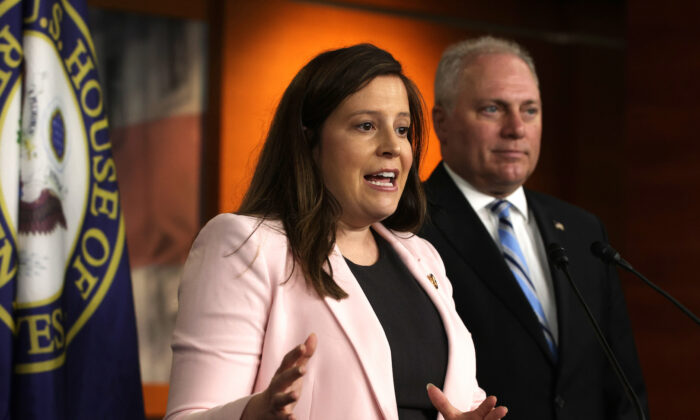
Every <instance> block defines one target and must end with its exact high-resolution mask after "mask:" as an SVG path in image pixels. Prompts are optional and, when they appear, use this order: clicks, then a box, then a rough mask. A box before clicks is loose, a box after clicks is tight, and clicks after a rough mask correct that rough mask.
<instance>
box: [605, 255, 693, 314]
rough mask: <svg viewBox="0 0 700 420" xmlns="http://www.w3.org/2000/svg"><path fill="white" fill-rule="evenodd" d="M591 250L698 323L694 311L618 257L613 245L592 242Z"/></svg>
mask: <svg viewBox="0 0 700 420" xmlns="http://www.w3.org/2000/svg"><path fill="white" fill-rule="evenodd" d="M591 252H592V253H593V255H595V256H596V257H598V258H600V259H601V260H603V261H604V262H606V263H608V264H617V265H619V266H620V267H622V268H624V269H625V270H627V271H629V272H630V273H632V274H634V275H635V276H637V277H638V278H640V279H642V281H644V283H646V284H648V285H649V287H651V288H652V289H654V290H656V291H657V292H659V293H660V294H661V296H663V297H665V298H666V299H668V300H669V301H671V303H673V304H674V305H676V307H678V309H680V310H681V311H682V312H683V313H684V314H686V315H688V317H689V318H690V319H692V320H693V321H695V323H696V324H698V325H700V318H698V317H697V316H696V315H695V314H694V313H692V312H691V311H690V310H689V309H688V308H686V307H685V306H683V305H682V304H681V303H680V302H679V301H677V300H676V299H675V298H674V297H673V296H671V295H669V294H668V293H667V292H666V291H664V290H663V289H662V288H660V287H659V286H657V285H655V284H654V283H652V282H651V281H649V279H647V278H646V277H644V276H643V275H642V274H641V273H640V272H639V271H637V270H635V269H634V267H632V264H630V263H628V262H627V261H625V260H623V259H622V257H620V253H619V252H617V251H615V249H614V248H613V247H611V246H610V245H609V244H604V243H602V242H597V241H596V242H593V243H592V244H591Z"/></svg>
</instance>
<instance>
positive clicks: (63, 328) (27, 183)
mask: <svg viewBox="0 0 700 420" xmlns="http://www.w3.org/2000/svg"><path fill="white" fill-rule="evenodd" d="M86 11H87V10H86V5H85V2H84V1H66V0H53V1H49V0H24V1H20V0H4V1H2V2H0V106H1V107H2V110H1V111H0V174H1V177H0V340H1V341H0V393H1V394H0V419H3V420H4V419H15V420H24V419H30V420H31V419H42V420H43V419H47V420H52V419H56V420H59V419H60V420H63V419H65V420H68V419H70V420H73V419H78V420H79V419H143V417H144V410H143V400H142V391H141V381H140V375H139V365H138V349H137V340H136V326H135V319H134V308H133V299H132V294H131V279H130V275H129V263H128V258H127V252H126V240H125V228H124V220H123V217H122V211H121V204H120V201H119V195H118V191H117V177H116V168H115V164H114V160H113V159H112V156H111V144H110V141H109V133H108V124H107V117H106V113H105V109H104V101H103V94H102V90H101V87H100V83H99V81H98V75H97V68H96V63H97V60H96V58H95V51H94V46H93V42H92V39H91V37H90V33H89V31H88V28H87V26H86V23H85V18H84V17H85V16H86Z"/></svg>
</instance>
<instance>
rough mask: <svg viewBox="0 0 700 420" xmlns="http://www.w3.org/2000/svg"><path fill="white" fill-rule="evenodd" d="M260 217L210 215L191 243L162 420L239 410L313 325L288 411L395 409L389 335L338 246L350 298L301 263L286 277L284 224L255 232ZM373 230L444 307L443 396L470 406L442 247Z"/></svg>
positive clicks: (231, 415) (470, 388)
mask: <svg viewBox="0 0 700 420" xmlns="http://www.w3.org/2000/svg"><path fill="white" fill-rule="evenodd" d="M258 223H259V219H256V218H252V217H247V216H239V215H234V214H222V215H219V216H217V217H215V218H214V219H212V220H211V221H210V222H209V223H208V224H207V225H206V226H205V227H204V228H203V229H202V231H201V232H200V234H199V236H198V237H197V239H196V240H195V242H194V244H193V246H192V249H191V251H190V255H189V257H188V258H187V263H186V264H185V269H184V274H183V278H182V284H181V286H180V294H179V300H180V307H179V312H178V316H177V322H176V325H175V332H174V335H173V345H172V347H173V366H172V373H171V379H170V395H169V398H168V411H167V415H166V418H167V419H175V418H178V419H179V418H185V417H187V418H197V419H200V418H205V419H226V420H230V419H238V418H240V415H241V413H242V412H243V409H244V408H245V405H246V404H247V402H248V400H249V399H250V396H251V394H254V393H258V392H260V391H263V390H264V389H265V388H266V387H267V386H268V384H269V383H270V379H271V378H272V376H273V375H274V373H275V371H276V370H277V368H278V366H279V364H280V361H281V360H282V357H283V356H284V355H285V354H286V353H287V352H288V351H289V350H291V349H292V348H293V347H294V346H296V345H298V344H299V343H302V342H303V341H304V340H305V339H306V337H307V336H308V335H309V334H310V333H311V332H314V333H316V335H317V336H318V346H317V348H316V352H315V354H314V356H313V357H312V358H311V359H310V360H309V363H308V365H307V373H306V375H305V376H304V384H303V389H302V392H301V396H300V399H299V402H298V404H297V405H296V407H295V409H294V413H295V415H296V416H297V418H299V419H322V420H328V419H361V420H371V419H389V420H396V419H398V414H397V408H396V398H395V394H394V384H393V376H392V370H391V354H390V348H389V343H388V341H387V339H386V336H385V335H384V330H383V329H382V326H381V324H380V323H379V320H378V319H377V317H376V316H375V314H374V311H373V310H372V306H371V305H370V303H369V301H368V300H367V298H366V297H365V295H364V293H363V292H362V289H361V288H360V285H359V284H358V283H357V281H356V280H355V277H354V276H353V275H352V273H351V271H350V269H349V267H348V266H347V264H346V263H345V260H344V259H343V256H342V255H341V254H340V252H339V250H338V248H337V247H336V248H335V249H334V251H333V253H332V254H331V256H330V263H331V266H332V267H333V276H334V279H335V281H336V282H337V283H338V285H340V287H342V288H343V290H345V291H346V292H347V293H348V295H349V297H348V298H346V299H342V300H340V301H337V300H334V299H332V298H324V299H321V298H319V297H318V295H317V294H316V292H315V291H314V290H312V289H309V288H308V287H307V286H306V283H305V280H304V278H303V276H302V275H301V274H300V271H299V270H298V269H296V270H294V273H293V274H292V276H291V277H289V272H290V270H291V269H292V267H293V263H292V256H291V254H290V252H289V249H288V244H287V238H286V236H285V234H284V232H283V229H282V228H281V224H280V223H277V222H269V221H268V222H265V223H263V224H262V225H260V226H259V227H258V228H257V230H255V232H254V233H252V232H253V230H254V229H255V227H256V225H257V224H258ZM373 228H374V229H375V230H376V231H377V232H378V233H379V234H380V235H382V237H384V238H385V239H386V240H387V241H388V242H389V243H390V244H391V246H392V247H393V248H394V249H395V250H396V252H397V254H398V255H399V257H400V258H401V259H402V261H403V262H404V264H406V267H408V269H409V271H410V272H411V273H412V274H413V275H414V276H415V279H416V281H417V282H418V283H419V284H420V285H421V286H422V287H423V289H424V290H425V291H426V293H427V294H428V296H429V297H430V299H431V300H432V301H433V303H434V304H435V307H436V308H437V310H438V312H439V313H440V316H441V317H442V322H443V324H444V326H445V332H446V334H447V339H448V342H449V358H448V364H447V372H446V376H445V385H444V391H445V393H446V394H447V397H448V398H449V399H450V401H451V402H452V404H453V405H454V406H456V407H457V408H459V409H460V410H463V411H467V410H472V409H474V408H476V406H478V404H479V403H481V401H483V399H484V398H485V394H484V391H482V390H481V388H479V386H478V384H477V382H476V372H475V360H474V345H473V343H472V339H471V335H470V334H469V332H468V331H467V329H466V327H465V326H464V324H463V323H462V321H461V320H460V318H459V316H458V315H457V313H456V312H455V307H454V303H453V301H452V286H451V285H450V283H449V281H448V280H447V278H446V276H445V268H444V267H443V264H442V261H441V259H440V256H439V255H438V254H437V252H436V251H435V249H434V248H433V247H432V246H431V245H430V244H428V242H426V241H425V240H423V239H421V238H419V237H417V236H413V235H411V234H407V233H396V232H393V231H390V230H388V229H386V228H385V227H384V226H382V225H381V224H375V225H373ZM251 233H252V235H251ZM246 239H247V241H246ZM430 274H432V275H433V276H434V277H435V279H436V280H437V287H435V286H433V284H432V283H431V282H430V280H429V278H428V277H429V275H430ZM287 278H289V280H288V281H286V280H287ZM425 351H426V352H431V351H433V350H432V349H431V348H426V349H425ZM205 410H206V411H205ZM439 418H440V419H441V418H442V417H441V416H440V417H439Z"/></svg>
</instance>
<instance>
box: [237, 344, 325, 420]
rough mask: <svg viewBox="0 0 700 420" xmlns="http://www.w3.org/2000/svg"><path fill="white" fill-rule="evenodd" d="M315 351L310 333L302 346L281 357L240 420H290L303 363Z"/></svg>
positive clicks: (299, 388)
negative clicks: (275, 369) (268, 383)
mask: <svg viewBox="0 0 700 420" xmlns="http://www.w3.org/2000/svg"><path fill="white" fill-rule="evenodd" d="M315 350H316V334H313V333H312V334H310V335H309V337H308V338H307V339H306V341H304V343H303V344H299V345H298V346H296V347H294V348H293V349H292V350H291V351H289V353H287V354H286V355H285V356H284V359H282V363H280V366H279V368H277V372H275V376H273V377H272V380H271V381H270V385H269V386H268V387H267V389H266V390H265V391H263V392H261V393H260V394H257V395H255V396H254V397H253V398H251V399H250V401H248V404H247V405H246V407H245V409H244V410H243V414H242V415H241V419H242V420H248V419H251V420H252V419H254V420H258V419H261V420H267V419H270V420H273V419H274V420H278V419H279V420H293V419H295V417H294V414H292V410H293V409H294V406H295V405H296V403H297V400H298V399H299V396H300V395H301V385H302V381H303V376H304V373H305V372H306V362H308V361H309V358H310V357H311V356H313V354H314V351H315Z"/></svg>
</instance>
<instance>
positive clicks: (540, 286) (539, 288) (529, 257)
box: [443, 162, 559, 343]
mask: <svg viewBox="0 0 700 420" xmlns="http://www.w3.org/2000/svg"><path fill="white" fill-rule="evenodd" d="M443 165H445V170H446V171H447V174H448V175H449V176H450V178H452V180H453V181H454V182H455V184H457V187H458V188H459V190H460V191H461V192H462V194H464V197H465V198H466V199H467V201H468V202H469V204H470V205H471V206H472V208H473V209H474V211H475V212H476V214H477V215H478V216H479V219H481V222H482V223H483V224H484V227H486V230H487V231H488V232H489V233H490V234H491V238H493V240H494V242H495V243H496V245H497V246H499V248H500V241H499V239H498V216H496V215H495V214H493V212H491V210H490V209H489V205H490V204H491V203H492V202H493V201H494V200H496V198H495V197H492V196H490V195H487V194H484V193H482V192H480V191H478V190H477V189H476V188H474V187H473V186H472V185H471V184H469V183H468V182H467V181H465V180H464V179H463V178H462V177H460V176H459V175H457V174H456V173H455V172H454V171H452V169H450V167H449V166H447V164H446V163H444V162H443ZM503 199H504V200H508V201H509V202H510V204H511V211H510V219H511V222H512V223H513V230H514V231H515V237H516V238H517V239H518V244H519V245H520V249H521V250H522V251H523V255H524V256H525V262H526V263H527V266H528V268H529V270H530V279H531V280H532V283H533V284H534V286H535V293H536V294H537V298H538V299H539V300H540V303H541V304H542V309H543V310H544V313H545V316H546V317H547V322H548V323H549V329H550V331H551V333H552V335H553V337H554V342H555V343H556V342H558V341H559V328H558V322H557V306H556V302H555V300H554V288H553V286H552V274H551V272H550V271H549V264H547V254H546V252H545V249H544V242H543V241H542V235H540V231H539V228H538V227H537V222H536V221H535V218H534V216H533V215H532V213H531V212H530V210H529V209H528V206H527V199H526V198H525V191H524V190H523V187H519V188H518V189H517V190H515V191H514V192H513V193H512V194H510V195H509V196H507V197H505V198H503ZM452 281H453V282H454V281H457V279H452Z"/></svg>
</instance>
